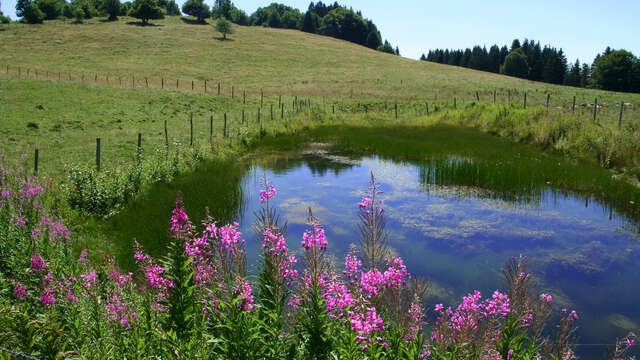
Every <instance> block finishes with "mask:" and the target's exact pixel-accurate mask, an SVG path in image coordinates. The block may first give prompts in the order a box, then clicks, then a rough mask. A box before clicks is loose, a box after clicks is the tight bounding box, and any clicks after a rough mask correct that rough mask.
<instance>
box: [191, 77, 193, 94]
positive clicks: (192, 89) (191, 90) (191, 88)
mask: <svg viewBox="0 0 640 360" xmlns="http://www.w3.org/2000/svg"><path fill="white" fill-rule="evenodd" d="M191 91H193V80H191Z"/></svg>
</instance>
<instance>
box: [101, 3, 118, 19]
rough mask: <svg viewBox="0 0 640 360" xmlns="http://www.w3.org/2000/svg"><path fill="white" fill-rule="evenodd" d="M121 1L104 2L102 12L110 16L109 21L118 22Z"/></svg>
mask: <svg viewBox="0 0 640 360" xmlns="http://www.w3.org/2000/svg"><path fill="white" fill-rule="evenodd" d="M121 6H122V4H120V0H104V1H103V2H102V10H104V11H105V12H106V13H107V14H109V21H116V20H118V14H120V7H121Z"/></svg>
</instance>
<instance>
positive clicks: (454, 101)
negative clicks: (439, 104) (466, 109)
mask: <svg viewBox="0 0 640 360" xmlns="http://www.w3.org/2000/svg"><path fill="white" fill-rule="evenodd" d="M457 107H458V105H457V104H456V98H455V97H454V98H453V108H454V109H456V108H457Z"/></svg>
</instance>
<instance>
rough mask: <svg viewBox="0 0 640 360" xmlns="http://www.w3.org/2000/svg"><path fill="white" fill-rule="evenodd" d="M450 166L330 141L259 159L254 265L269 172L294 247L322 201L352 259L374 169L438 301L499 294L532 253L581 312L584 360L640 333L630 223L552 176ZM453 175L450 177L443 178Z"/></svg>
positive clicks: (253, 177) (339, 251) (394, 234)
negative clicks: (557, 185)
mask: <svg viewBox="0 0 640 360" xmlns="http://www.w3.org/2000/svg"><path fill="white" fill-rule="evenodd" d="M444 162H445V163H446V164H448V166H452V165H453V166H456V165H461V166H469V165H470V164H471V163H472V161H471V160H469V159H464V158H448V159H444ZM442 164H443V163H442V161H441V162H440V163H434V162H433V161H425V162H422V163H421V162H413V163H409V162H394V161H391V160H386V159H382V158H379V157H376V156H367V157H349V156H344V155H336V154H335V153H332V152H331V151H328V149H326V148H324V147H322V146H316V147H314V148H313V149H310V150H309V151H306V152H302V153H299V154H297V155H294V156H291V155H287V156H283V157H280V158H277V160H276V161H273V158H272V159H271V161H270V162H269V165H268V166H267V165H265V162H261V161H259V160H258V159H256V160H255V161H254V165H253V166H252V167H251V168H250V171H249V172H248V173H247V174H246V175H245V177H244V178H243V180H242V193H243V196H242V198H243V200H242V205H241V210H240V212H239V213H240V217H239V219H238V222H239V223H240V224H241V228H242V229H241V230H242V232H243V233H244V234H246V238H247V239H248V241H247V244H248V245H249V249H248V255H249V259H248V262H249V264H256V262H257V254H258V252H259V246H258V243H257V242H256V241H250V239H258V236H257V235H256V234H255V233H254V232H253V231H252V230H251V226H252V224H253V222H254V220H255V216H254V211H257V210H258V209H259V206H260V203H259V199H258V197H259V189H260V182H261V179H262V177H263V176H264V175H266V176H267V178H269V179H270V181H271V182H272V183H273V185H275V186H276V188H277V190H278V194H277V196H276V198H275V201H274V202H273V204H274V205H275V206H276V207H277V208H278V209H279V212H280V215H281V218H283V219H285V220H287V221H288V236H287V238H288V242H289V246H290V247H291V248H294V249H296V248H298V247H299V242H300V240H301V238H302V233H303V232H304V230H305V229H306V227H305V219H306V216H307V209H308V208H309V207H311V209H312V210H313V213H314V215H315V216H316V217H317V218H318V219H319V220H320V221H321V222H322V223H323V224H324V225H325V230H326V234H327V238H328V241H329V252H330V253H331V254H332V256H333V257H334V259H335V261H336V263H337V264H338V266H341V265H340V264H343V263H344V256H345V254H346V253H347V251H348V250H349V245H350V244H356V243H357V241H358V238H357V224H358V205H357V204H358V202H359V200H360V199H361V197H362V195H363V194H364V189H366V188H367V186H368V181H369V178H370V173H371V172H373V174H374V175H375V177H376V179H377V181H378V182H379V183H380V184H381V186H382V190H383V191H384V193H383V194H382V195H381V198H382V199H383V200H384V207H385V215H386V219H387V230H388V231H389V232H390V237H389V245H390V247H391V249H392V251H393V252H394V253H395V254H397V255H399V256H401V257H402V258H403V259H404V261H405V264H406V266H407V268H408V270H409V271H410V272H411V273H412V275H413V276H422V277H426V278H428V280H429V282H430V285H431V290H430V296H429V298H428V306H429V309H430V310H431V309H433V305H434V304H436V303H440V302H442V303H444V304H449V305H451V306H455V305H457V304H458V303H459V302H460V300H461V297H462V296H463V295H465V294H467V293H469V292H472V291H473V290H475V289H477V290H480V291H481V292H482V293H483V295H485V296H488V295H490V294H491V293H492V292H493V291H494V290H495V289H499V288H501V287H502V284H503V282H502V280H503V276H502V272H501V271H502V268H503V266H504V263H505V262H506V261H507V260H508V259H509V258H511V257H512V256H519V255H520V254H522V255H524V256H527V257H529V259H530V261H529V262H530V265H531V267H532V270H534V272H535V273H536V277H537V280H538V283H539V286H538V291H539V292H548V293H550V294H552V295H553V299H554V300H553V304H554V309H555V312H556V313H559V312H560V310H561V309H562V308H567V309H575V310H576V311H577V312H578V314H579V315H580V320H579V323H578V324H579V326H580V328H579V330H578V333H577V335H578V343H579V344H583V345H580V346H578V348H577V349H578V352H579V355H581V357H582V358H585V359H591V358H594V359H595V358H598V359H601V358H603V354H604V352H605V347H604V345H603V344H612V343H613V342H615V339H616V337H622V336H624V335H626V334H627V332H628V331H636V332H637V331H638V330H639V328H640V325H639V324H640V305H638V304H640V287H639V286H637V284H638V279H640V266H638V265H637V263H636V259H637V258H638V255H640V242H639V241H638V240H637V238H636V237H635V236H634V235H633V234H634V232H635V230H633V229H635V226H634V225H633V224H632V223H631V222H630V221H628V220H627V219H625V218H624V217H623V216H618V215H617V214H616V212H615V211H614V210H611V209H609V208H607V207H606V206H603V205H601V204H598V203H596V202H593V201H590V200H589V199H588V198H586V199H585V198H583V197H580V196H579V195H576V194H570V193H561V192H557V191H555V190H554V189H553V188H552V184H550V186H549V187H548V188H546V189H542V190H539V191H536V192H534V193H532V192H531V191H528V192H527V193H526V194H522V195H520V194H509V195H505V194H496V193H492V192H491V191H487V190H481V189H478V188H474V187H468V186H456V185H453V184H455V180H451V181H444V182H443V181H438V179H437V178H436V175H434V174H436V173H438V172H437V171H436V170H437V169H436V168H437V167H438V166H441V165H442ZM443 183H447V184H450V185H438V184H443ZM633 284H635V285H633ZM431 314H432V311H431Z"/></svg>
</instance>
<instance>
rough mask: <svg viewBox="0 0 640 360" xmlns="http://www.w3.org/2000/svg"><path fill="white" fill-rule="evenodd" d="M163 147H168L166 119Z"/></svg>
mask: <svg viewBox="0 0 640 360" xmlns="http://www.w3.org/2000/svg"><path fill="white" fill-rule="evenodd" d="M164 145H165V146H166V147H169V133H168V132H167V119H165V120H164Z"/></svg>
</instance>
